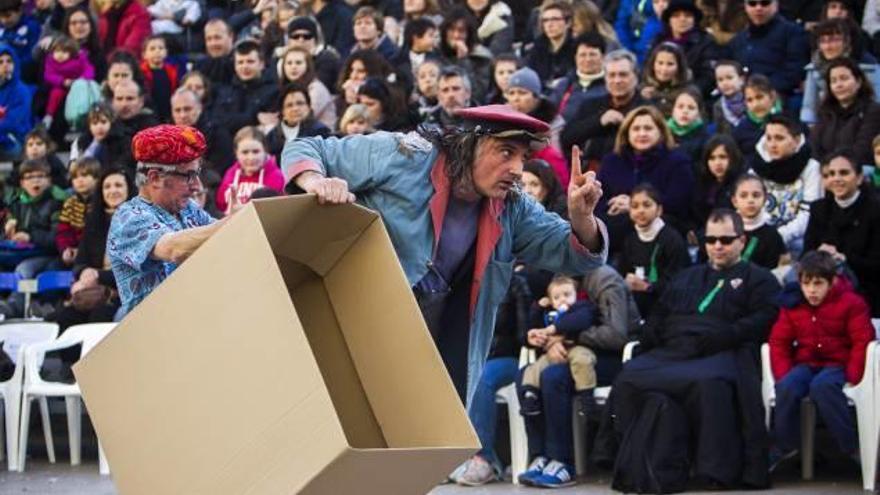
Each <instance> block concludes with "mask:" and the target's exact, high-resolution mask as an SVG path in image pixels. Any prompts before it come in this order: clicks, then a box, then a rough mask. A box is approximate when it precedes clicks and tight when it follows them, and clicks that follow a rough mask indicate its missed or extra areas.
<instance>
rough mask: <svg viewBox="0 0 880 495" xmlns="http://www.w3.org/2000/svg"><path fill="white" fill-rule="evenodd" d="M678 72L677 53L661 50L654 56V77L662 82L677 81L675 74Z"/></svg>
mask: <svg viewBox="0 0 880 495" xmlns="http://www.w3.org/2000/svg"><path fill="white" fill-rule="evenodd" d="M677 73H678V61H677V60H676V59H675V55H673V54H671V53H669V52H660V53H658V54H657V57H655V58H654V77H655V78H657V80H658V81H660V82H662V83H671V82H673V81H675V75H676V74H677Z"/></svg>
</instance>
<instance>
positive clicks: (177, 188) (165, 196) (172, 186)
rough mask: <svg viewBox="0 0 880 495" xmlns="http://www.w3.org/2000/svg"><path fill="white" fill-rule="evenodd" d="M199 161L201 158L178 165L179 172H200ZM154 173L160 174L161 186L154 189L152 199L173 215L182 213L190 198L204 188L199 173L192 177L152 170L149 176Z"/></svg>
mask: <svg viewBox="0 0 880 495" xmlns="http://www.w3.org/2000/svg"><path fill="white" fill-rule="evenodd" d="M199 163H200V162H199V160H198V159H196V160H193V161H191V162H189V163H187V164H184V165H178V166H177V172H179V173H181V174H191V173H194V172H198V170H199ZM153 174H156V175H157V176H158V181H159V187H158V188H157V189H156V190H154V191H153V195H152V196H151V199H152V200H153V202H154V203H156V204H157V205H158V206H160V207H162V208H164V209H165V210H166V211H168V212H169V213H171V214H173V215H177V214H178V213H180V210H182V209H183V208H185V207H186V205H187V203H188V202H189V200H190V199H192V198H193V197H195V195H196V193H197V192H198V191H199V190H201V189H202V181H201V179H200V178H199V177H198V175H193V178H192V179H190V178H189V177H184V176H182V175H173V174H163V173H160V172H159V171H157V170H150V171H149V172H148V177H151V176H153Z"/></svg>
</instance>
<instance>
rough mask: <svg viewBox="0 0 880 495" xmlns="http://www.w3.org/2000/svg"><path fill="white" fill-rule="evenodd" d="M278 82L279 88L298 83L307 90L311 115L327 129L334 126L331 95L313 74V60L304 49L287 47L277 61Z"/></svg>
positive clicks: (334, 117) (333, 106) (334, 107)
mask: <svg viewBox="0 0 880 495" xmlns="http://www.w3.org/2000/svg"><path fill="white" fill-rule="evenodd" d="M278 82H279V83H281V86H282V87H283V86H285V85H286V84H288V83H293V82H296V83H300V84H302V85H304V86H306V87H307V88H309V99H310V100H311V105H312V114H313V115H314V116H315V118H316V119H318V121H320V122H321V123H322V124H324V125H326V126H327V127H333V126H334V125H335V124H336V105H335V104H334V101H333V95H331V94H330V90H328V89H327V86H324V83H322V82H321V80H320V79H318V78H317V76H316V73H315V59H314V57H313V56H312V54H311V53H309V52H308V51H307V50H306V49H305V48H299V47H288V48H285V49H284V53H283V54H282V55H281V57H280V58H279V60H278Z"/></svg>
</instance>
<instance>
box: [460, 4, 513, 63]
mask: <svg viewBox="0 0 880 495" xmlns="http://www.w3.org/2000/svg"><path fill="white" fill-rule="evenodd" d="M464 4H465V6H466V7H467V9H468V11H469V12H470V13H471V14H473V16H474V17H475V18H476V19H477V22H479V24H480V25H479V27H478V28H477V36H478V37H479V38H480V43H482V44H483V46H485V47H487V48H488V49H489V51H490V52H492V53H494V54H496V55H499V54H502V53H508V52H510V51H512V50H513V11H512V10H510V7H509V6H508V5H507V4H506V3H504V1H503V0H465V2H464Z"/></svg>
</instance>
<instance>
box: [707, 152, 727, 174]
mask: <svg viewBox="0 0 880 495" xmlns="http://www.w3.org/2000/svg"><path fill="white" fill-rule="evenodd" d="M706 166H707V167H708V168H709V173H710V174H712V177H715V180H717V181H718V182H721V181H723V180H724V177H726V176H727V171H728V170H729V169H730V155H729V154H728V153H727V149H726V148H725V147H724V146H716V147H715V149H714V150H712V152H711V153H709V159H708V160H707V161H706Z"/></svg>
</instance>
